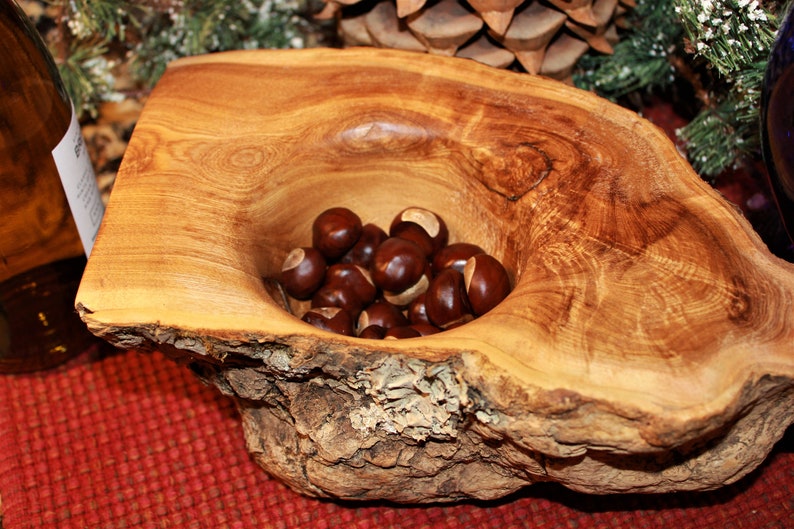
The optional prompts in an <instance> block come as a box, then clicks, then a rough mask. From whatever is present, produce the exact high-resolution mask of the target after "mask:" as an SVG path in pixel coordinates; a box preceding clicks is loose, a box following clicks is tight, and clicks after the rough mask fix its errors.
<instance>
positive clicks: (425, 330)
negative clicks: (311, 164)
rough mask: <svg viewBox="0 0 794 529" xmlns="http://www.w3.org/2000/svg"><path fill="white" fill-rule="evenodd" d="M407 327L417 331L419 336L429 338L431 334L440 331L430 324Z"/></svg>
mask: <svg viewBox="0 0 794 529" xmlns="http://www.w3.org/2000/svg"><path fill="white" fill-rule="evenodd" d="M409 327H410V328H412V329H414V330H415V331H417V332H418V333H419V335H420V336H430V335H431V334H436V333H438V332H441V329H439V328H438V327H436V326H435V325H433V324H432V323H412V324H411V325H409Z"/></svg>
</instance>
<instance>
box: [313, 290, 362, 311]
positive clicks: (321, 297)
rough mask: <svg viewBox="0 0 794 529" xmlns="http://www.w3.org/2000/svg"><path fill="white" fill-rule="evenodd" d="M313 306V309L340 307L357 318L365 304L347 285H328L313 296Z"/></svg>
mask: <svg viewBox="0 0 794 529" xmlns="http://www.w3.org/2000/svg"><path fill="white" fill-rule="evenodd" d="M311 306H312V308H318V307H339V308H341V309H344V310H346V311H347V312H349V313H350V314H352V315H353V316H354V317H357V315H358V313H359V312H361V309H363V308H364V303H363V302H362V301H361V299H359V297H358V296H356V294H355V293H354V292H353V291H352V290H351V289H349V288H347V287H346V286H345V285H340V284H338V283H331V284H329V283H326V284H324V285H323V286H321V287H320V288H319V289H318V290H317V292H315V293H314V295H313V296H312V302H311Z"/></svg>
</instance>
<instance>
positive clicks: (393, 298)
mask: <svg viewBox="0 0 794 529" xmlns="http://www.w3.org/2000/svg"><path fill="white" fill-rule="evenodd" d="M430 279H431V276H430V266H427V267H425V273H424V274H422V277H420V278H419V281H417V282H416V283H414V284H413V285H411V286H410V287H408V288H406V289H405V290H403V291H402V292H388V291H386V290H384V291H383V299H385V300H386V301H388V302H389V303H391V304H392V305H397V306H398V307H400V308H405V307H408V305H410V304H411V302H413V300H415V299H416V298H417V296H420V295H421V294H424V293H425V292H427V287H428V286H430Z"/></svg>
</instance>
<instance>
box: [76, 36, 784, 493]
mask: <svg viewBox="0 0 794 529" xmlns="http://www.w3.org/2000/svg"><path fill="white" fill-rule="evenodd" d="M409 205H418V206H423V207H427V208H429V209H432V210H434V211H436V212H437V213H439V214H440V215H441V216H442V217H444V218H445V219H446V221H447V224H448V225H449V227H450V239H451V240H452V241H455V240H466V241H469V242H474V243H476V244H479V245H481V246H482V247H483V248H485V249H486V250H488V251H489V252H491V253H493V254H494V255H495V256H496V257H498V258H499V259H501V260H502V261H503V262H504V263H505V264H506V265H507V267H508V268H509V269H510V271H511V273H512V275H513V279H514V283H515V288H514V290H513V292H512V293H511V294H510V296H509V297H508V298H507V299H506V300H505V301H504V302H503V303H502V304H500V305H499V306H498V307H497V308H495V309H494V310H493V311H491V312H490V313H488V314H487V315H485V316H483V317H481V318H479V319H478V320H475V321H474V322H472V323H469V324H466V325H464V326H462V327H459V328H457V329H454V330H451V331H447V332H444V333H441V334H438V335H433V336H430V337H425V338H420V339H412V340H403V341H389V342H375V341H364V340H360V339H355V338H346V337H342V336H337V335H331V334H328V333H324V332H322V331H319V330H316V329H314V328H312V327H310V326H308V325H306V324H304V323H302V322H301V321H299V320H298V319H297V318H295V317H294V316H292V315H290V314H288V313H287V312H286V311H285V310H283V309H282V308H281V304H280V301H279V300H278V299H274V298H273V297H271V296H270V295H269V294H268V289H267V288H266V285H265V283H264V282H263V281H262V277H272V276H275V275H276V274H277V272H278V270H279V269H280V265H281V261H282V259H283V258H284V256H285V255H286V253H287V252H288V251H289V249H290V248H292V247H294V246H297V245H302V244H308V243H309V237H310V235H309V234H310V225H311V222H312V220H313V219H314V217H315V216H316V215H317V213H319V212H320V211H322V210H324V209H326V208H328V207H332V206H345V207H349V208H351V209H353V210H354V211H356V212H358V213H359V214H360V215H361V217H362V219H363V220H364V222H376V223H378V224H380V225H387V224H388V221H389V220H390V219H391V216H392V215H393V214H394V212H395V211H399V210H400V209H402V208H403V207H406V206H409ZM77 307H78V310H79V311H80V313H81V315H82V317H83V319H84V320H85V321H86V323H87V324H88V326H89V328H90V329H91V330H92V331H93V332H94V333H96V334H98V335H100V336H103V337H105V338H106V339H108V340H110V341H111V342H114V343H116V344H117V345H120V346H123V347H142V348H146V347H157V348H160V349H162V350H164V351H166V352H168V353H169V354H171V355H173V356H174V357H175V358H179V359H180V360H187V361H190V362H192V363H193V364H194V367H195V369H196V370H197V371H198V372H199V373H201V375H202V376H203V377H204V378H205V379H207V380H209V381H211V382H213V383H215V384H216V385H217V386H218V388H219V389H220V390H221V391H223V392H225V393H227V394H229V395H231V396H233V397H235V398H236V399H237V401H238V404H239V407H240V409H241V411H242V415H243V423H244V428H245V432H246V436H247V440H248V444H249V448H250V450H251V451H252V453H254V455H255V457H256V458H257V460H259V461H260V462H261V464H262V465H263V467H264V468H265V469H266V470H267V471H268V472H270V473H272V474H274V475H276V476H279V477H280V478H281V479H284V480H285V481H286V482H287V483H288V484H290V485H291V486H292V487H294V488H295V489H296V490H299V491H301V492H304V493H306V494H312V495H319V496H331V497H344V498H361V499H363V498H386V499H392V500H395V501H452V500H456V499H461V498H467V497H476V498H496V497H500V496H503V495H505V494H507V493H509V492H511V491H513V490H515V489H516V488H518V487H521V486H524V485H526V484H528V483H532V482H534V481H543V480H555V481H560V482H561V483H563V484H565V485H566V486H569V487H571V488H574V489H577V490H584V491H590V492H598V493H603V492H626V491H668V490H685V489H708V488H714V487H718V486H720V485H722V484H724V483H727V482H731V481H734V480H736V479H738V478H739V477H741V476H742V475H744V474H746V473H747V472H749V471H750V470H752V468H754V467H755V466H757V465H758V464H759V463H760V462H761V461H762V460H763V458H764V457H765V456H766V454H767V453H768V452H769V450H770V449H771V447H772V445H773V444H774V442H775V441H776V440H777V439H779V438H780V436H782V434H783V432H784V431H785V429H786V427H787V426H788V425H789V424H790V423H791V414H790V410H791V406H792V399H793V398H794V382H793V381H794V266H793V265H791V264H790V263H786V262H784V261H782V260H779V259H777V258H776V257H774V256H772V255H771V254H770V253H769V252H768V251H767V250H766V248H765V247H764V246H763V244H762V242H761V241H760V239H759V237H758V236H757V235H756V234H755V233H754V232H753V231H752V229H751V227H750V225H749V224H748V222H747V221H746V220H745V219H744V218H742V217H741V215H740V214H739V213H738V212H737V209H736V208H734V207H733V206H731V205H730V204H728V203H727V202H726V201H725V200H723V199H722V198H721V197H720V196H719V195H718V194H717V193H716V192H715V191H713V190H712V189H711V188H710V187H709V186H708V185H706V184H705V183H704V182H702V181H701V180H700V179H699V178H698V177H697V175H696V174H694V172H693V171H692V169H691V168H690V167H689V166H688V165H687V163H686V162H685V161H684V160H683V159H682V158H681V156H680V155H679V154H678V153H677V151H676V149H675V147H674V146H673V145H672V143H671V142H670V141H669V140H668V139H667V138H666V137H665V135H664V134H663V133H662V132H661V131H660V130H659V129H657V128H656V127H655V126H653V125H651V124H650V123H649V122H647V121H645V120H643V119H642V118H640V117H638V116H637V115H635V114H633V113H631V112H629V111H627V110H624V109H621V108H618V107H617V106H614V105H612V104H610V103H608V102H607V101H604V100H602V99H600V98H597V97H595V96H593V95H591V94H588V93H585V92H583V91H579V90H576V89H573V88H570V87H567V86H564V85H563V84H561V83H558V82H555V81H550V80H547V79H543V78H540V77H535V76H527V75H521V74H513V73H509V72H504V71H500V70H496V69H491V68H489V67H486V66H483V65H480V64H477V63H475V62H473V61H468V60H463V59H454V58H442V57H433V56H429V55H423V54H412V53H408V52H400V51H392V50H373V49H349V50H342V51H339V50H321V49H319V50H318V49H315V50H302V51H259V52H231V53H225V54H217V55H210V56H203V57H196V58H190V59H184V60H180V61H177V62H176V63H174V64H173V65H172V66H171V67H170V68H169V70H168V71H167V73H166V75H165V76H164V77H163V78H162V81H161V82H160V83H159V84H158V86H157V87H156V88H155V91H154V93H153V94H152V96H151V98H150V99H149V101H148V102H147V105H146V108H145V109H144V112H143V114H142V116H141V119H140V121H139V123H138V125H137V127H136V130H135V132H134V135H133V137H132V139H131V141H130V143H129V148H128V151H127V154H126V156H125V159H124V162H123V163H122V167H121V169H120V171H119V175H118V179H117V182H116V185H115V188H114V191H113V194H112V195H111V198H110V203H109V205H108V209H107V212H106V216H105V220H104V223H103V226H102V229H101V231H100V234H99V237H98V240H97V242H96V245H95V247H94V250H93V253H92V255H91V259H90V260H89V263H88V267H87V269H86V273H85V276H84V279H83V283H82V285H81V289H80V292H79V293H78V299H77Z"/></svg>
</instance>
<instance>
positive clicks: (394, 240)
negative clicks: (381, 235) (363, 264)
mask: <svg viewBox="0 0 794 529" xmlns="http://www.w3.org/2000/svg"><path fill="white" fill-rule="evenodd" d="M426 262H427V260H426V258H425V254H424V252H422V249H421V248H419V247H418V246H417V245H416V244H415V243H413V242H411V241H409V240H406V239H400V238H399V237H389V238H388V239H386V240H385V241H383V243H381V245H380V246H378V249H377V250H375V255H374V257H373V259H372V266H371V267H370V274H371V275H372V281H373V282H374V283H375V285H376V286H378V287H380V288H382V289H383V290H385V291H387V292H402V291H403V290H405V289H406V288H408V287H410V286H411V285H413V284H415V283H416V282H417V281H419V278H420V277H422V274H423V273H424V271H425V265H426Z"/></svg>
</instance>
